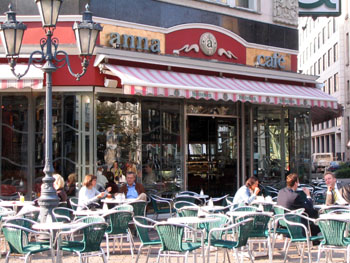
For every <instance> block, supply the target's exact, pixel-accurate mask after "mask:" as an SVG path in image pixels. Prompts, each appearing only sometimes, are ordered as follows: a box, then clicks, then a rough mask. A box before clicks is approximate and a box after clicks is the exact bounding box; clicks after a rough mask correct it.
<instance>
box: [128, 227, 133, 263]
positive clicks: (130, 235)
mask: <svg viewBox="0 0 350 263" xmlns="http://www.w3.org/2000/svg"><path fill="white" fill-rule="evenodd" d="M128 235H129V245H130V251H131V256H132V258H134V239H133V237H132V234H131V231H130V229H128Z"/></svg>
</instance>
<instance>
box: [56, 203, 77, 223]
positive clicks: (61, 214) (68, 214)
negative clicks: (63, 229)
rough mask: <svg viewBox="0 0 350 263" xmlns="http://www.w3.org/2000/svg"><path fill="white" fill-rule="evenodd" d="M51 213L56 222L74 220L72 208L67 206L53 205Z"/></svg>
mask: <svg viewBox="0 0 350 263" xmlns="http://www.w3.org/2000/svg"><path fill="white" fill-rule="evenodd" d="M52 213H53V215H54V217H55V220H56V222H64V223H68V222H71V221H73V220H74V210H73V209H70V208H67V207H55V208H54V209H52Z"/></svg>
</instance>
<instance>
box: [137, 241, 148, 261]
mask: <svg viewBox="0 0 350 263" xmlns="http://www.w3.org/2000/svg"><path fill="white" fill-rule="evenodd" d="M142 247H143V245H142V244H141V245H140V247H139V249H138V251H137V256H136V259H135V263H137V262H138V261H139V257H140V255H141V251H142ZM148 252H149V250H148ZM147 260H148V254H147Z"/></svg>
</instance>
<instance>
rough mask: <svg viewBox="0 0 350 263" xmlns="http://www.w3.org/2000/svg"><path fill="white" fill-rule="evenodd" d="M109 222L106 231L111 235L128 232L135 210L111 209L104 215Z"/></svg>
mask: <svg viewBox="0 0 350 263" xmlns="http://www.w3.org/2000/svg"><path fill="white" fill-rule="evenodd" d="M103 217H104V218H105V220H106V222H107V223H108V224H109V225H108V228H107V230H106V233H108V234H110V235H118V234H126V233H128V228H129V223H130V221H132V217H133V212H130V211H118V210H117V211H111V212H108V213H106V214H104V215H103Z"/></svg>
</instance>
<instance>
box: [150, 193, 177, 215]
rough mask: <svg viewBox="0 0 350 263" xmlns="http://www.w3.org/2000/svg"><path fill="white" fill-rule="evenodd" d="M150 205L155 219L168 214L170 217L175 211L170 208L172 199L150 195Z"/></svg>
mask: <svg viewBox="0 0 350 263" xmlns="http://www.w3.org/2000/svg"><path fill="white" fill-rule="evenodd" d="M150 199H151V204H152V207H153V210H154V213H155V214H156V219H158V216H159V215H160V214H169V217H172V215H173V213H175V209H174V208H173V207H172V199H169V198H164V197H160V196H157V195H154V194H151V195H150Z"/></svg>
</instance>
